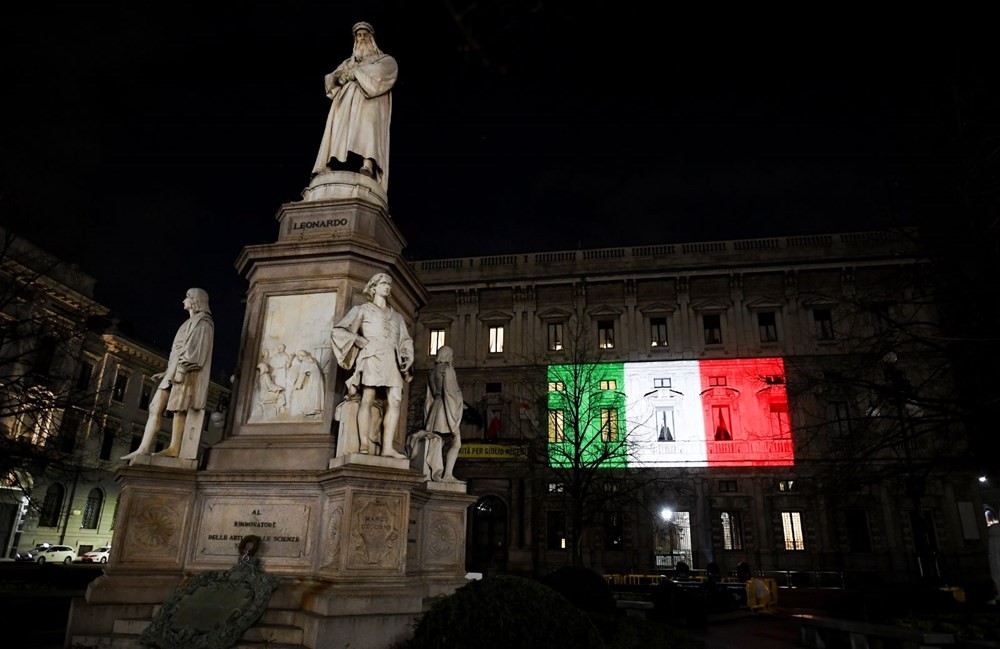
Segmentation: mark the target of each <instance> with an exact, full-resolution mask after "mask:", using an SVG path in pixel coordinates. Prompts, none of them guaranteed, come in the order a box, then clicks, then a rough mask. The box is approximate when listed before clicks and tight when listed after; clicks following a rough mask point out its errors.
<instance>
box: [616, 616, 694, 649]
mask: <svg viewBox="0 0 1000 649" xmlns="http://www.w3.org/2000/svg"><path fill="white" fill-rule="evenodd" d="M616 622H617V623H616V626H615V633H614V640H612V641H611V642H609V643H608V647H609V649H650V648H651V647H657V648H658V649H668V648H669V649H703V648H704V646H705V643H704V642H703V641H702V640H699V639H698V638H695V637H694V636H692V635H690V634H689V633H687V632H686V631H684V630H682V629H675V628H672V627H669V626H665V625H663V624H657V623H655V622H651V621H649V620H643V619H640V618H634V617H625V616H622V617H619V618H617V619H616Z"/></svg>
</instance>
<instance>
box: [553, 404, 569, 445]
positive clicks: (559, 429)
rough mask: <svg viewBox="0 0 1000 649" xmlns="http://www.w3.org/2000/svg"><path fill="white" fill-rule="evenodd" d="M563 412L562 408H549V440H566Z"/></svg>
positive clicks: (554, 441)
mask: <svg viewBox="0 0 1000 649" xmlns="http://www.w3.org/2000/svg"><path fill="white" fill-rule="evenodd" d="M564 422H565V414H564V413H563V411H562V410H549V442H551V443H553V444H556V443H559V442H565V441H566V429H565V427H564V425H565V424H564Z"/></svg>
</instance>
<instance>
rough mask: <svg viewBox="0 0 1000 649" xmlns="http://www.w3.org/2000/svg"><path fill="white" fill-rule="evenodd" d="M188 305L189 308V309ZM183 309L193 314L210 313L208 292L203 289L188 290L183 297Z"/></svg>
mask: <svg viewBox="0 0 1000 649" xmlns="http://www.w3.org/2000/svg"><path fill="white" fill-rule="evenodd" d="M189 305H190V307H189ZM184 308H185V309H187V308H190V309H191V310H192V311H194V312H195V313H201V312H202V311H204V312H205V313H211V312H212V311H211V310H210V309H209V308H208V292H207V291H205V289H203V288H189V289H188V291H187V293H185V295H184Z"/></svg>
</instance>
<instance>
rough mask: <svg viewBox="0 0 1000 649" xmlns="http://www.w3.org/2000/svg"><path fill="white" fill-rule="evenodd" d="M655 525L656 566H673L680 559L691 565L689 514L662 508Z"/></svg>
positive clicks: (661, 567)
mask: <svg viewBox="0 0 1000 649" xmlns="http://www.w3.org/2000/svg"><path fill="white" fill-rule="evenodd" d="M655 526H656V527H655V529H654V530H653V534H654V539H655V551H656V567H657V568H660V569H665V568H673V567H675V566H676V565H677V564H678V563H679V562H681V561H683V562H685V563H686V564H687V565H688V567H691V566H692V564H691V514H690V513H688V512H675V511H673V510H671V509H669V508H664V509H663V510H661V511H660V516H659V520H657V521H656V522H655Z"/></svg>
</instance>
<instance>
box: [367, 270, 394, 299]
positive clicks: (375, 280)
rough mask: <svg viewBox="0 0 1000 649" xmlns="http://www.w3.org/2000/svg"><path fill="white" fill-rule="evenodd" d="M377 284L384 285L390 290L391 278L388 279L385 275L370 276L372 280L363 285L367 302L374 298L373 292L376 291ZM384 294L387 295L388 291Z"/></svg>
mask: <svg viewBox="0 0 1000 649" xmlns="http://www.w3.org/2000/svg"><path fill="white" fill-rule="evenodd" d="M379 284H385V285H386V286H388V287H389V288H390V289H391V288H392V278H391V277H389V275H388V274H387V273H375V274H374V275H372V278H371V279H370V280H368V283H367V284H365V291H364V293H365V295H367V296H368V299H369V300H371V299H373V298H374V297H375V291H376V290H377V289H378V286H379ZM386 294H388V291H386Z"/></svg>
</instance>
